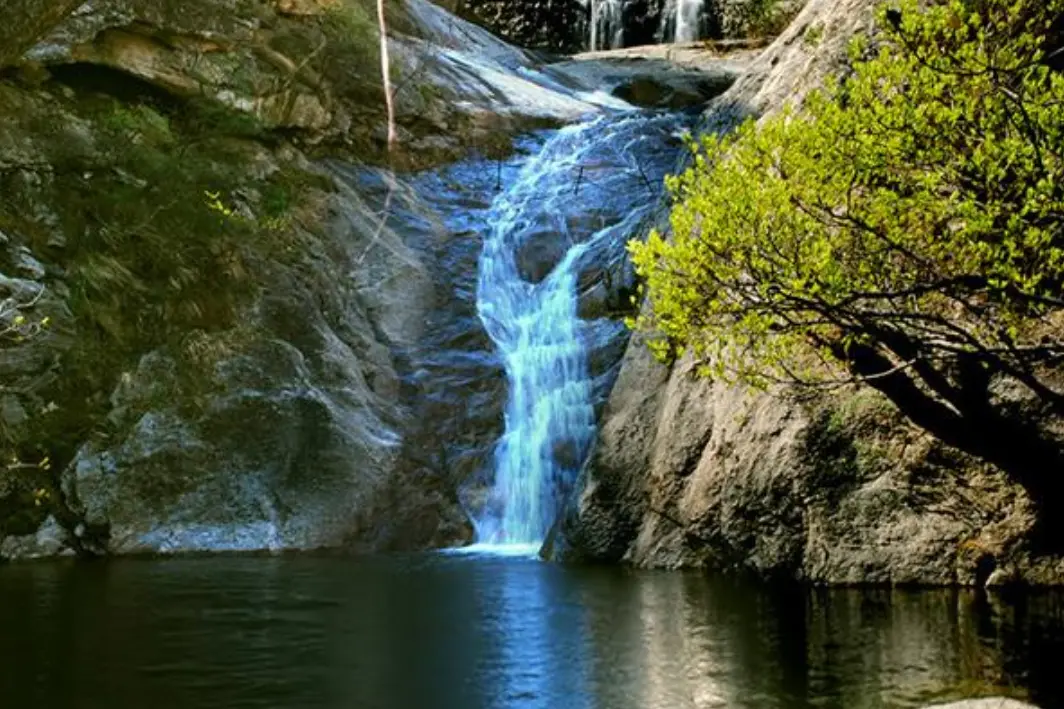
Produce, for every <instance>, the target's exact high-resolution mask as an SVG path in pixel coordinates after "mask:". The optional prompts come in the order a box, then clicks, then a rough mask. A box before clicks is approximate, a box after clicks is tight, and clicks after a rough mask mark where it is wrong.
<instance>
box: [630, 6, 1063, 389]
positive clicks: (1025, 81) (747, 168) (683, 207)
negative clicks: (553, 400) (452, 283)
mask: <svg viewBox="0 0 1064 709" xmlns="http://www.w3.org/2000/svg"><path fill="white" fill-rule="evenodd" d="M922 5H923V6H922ZM888 9H892V10H894V11H895V12H896V13H897V14H892V16H893V17H894V19H898V20H899V21H898V22H897V24H896V26H892V23H891V22H889V21H888V20H887V17H886V12H887V11H888ZM1061 12H1064V0H1048V2H1046V1H1043V0H984V1H983V2H980V3H971V2H964V1H962V0H951V1H948V2H940V3H937V4H934V5H931V6H930V7H927V6H926V3H924V4H921V3H918V2H917V0H902V1H901V2H898V3H893V4H891V5H890V6H889V7H884V8H882V9H881V12H880V25H881V26H882V27H883V28H884V31H883V36H882V37H877V42H878V48H877V51H876V52H875V53H873V54H871V55H869V52H868V44H867V40H860V41H859V42H857V43H855V45H854V48H853V50H852V56H853V57H854V58H855V61H854V66H853V73H852V75H851V76H850V78H848V79H847V80H845V81H843V82H837V83H831V84H829V85H828V86H827V87H826V88H825V89H824V90H823V91H821V92H819V93H815V94H814V95H812V96H811V97H810V98H809V99H808V101H807V103H806V104H805V106H803V108H802V110H801V111H798V110H794V109H791V110H786V111H783V112H782V113H780V114H779V115H777V116H775V117H773V118H770V119H768V120H766V121H764V122H762V123H760V124H758V123H755V122H753V121H751V122H748V123H747V124H745V125H743V126H742V127H741V128H739V129H738V130H737V131H736V132H735V133H734V134H732V135H731V136H729V137H727V138H725V139H721V138H718V137H716V136H708V137H706V138H704V139H703V140H702V141H701V144H700V145H699V146H698V147H697V151H696V152H697V154H696V155H695V158H694V160H693V161H692V166H691V168H690V169H689V170H687V171H686V172H685V173H683V174H682V175H679V176H677V177H674V178H672V179H671V180H670V181H669V188H670V190H671V191H672V194H673V195H674V197H675V200H676V203H675V206H674V208H673V212H672V218H671V226H672V229H671V231H672V233H671V234H670V235H669V237H668V238H666V237H664V236H663V235H660V234H656V233H655V234H652V235H651V236H650V238H649V239H648V240H647V241H646V242H645V243H638V242H633V243H632V244H631V247H630V248H631V251H632V255H633V258H634V261H635V264H636V268H637V269H638V272H639V273H640V275H641V276H643V277H644V278H645V279H646V286H647V289H648V293H649V297H650V304H651V309H650V310H649V311H648V312H647V313H646V314H645V315H644V316H643V317H642V318H640V320H639V321H638V324H639V325H640V326H642V327H644V328H646V329H648V330H651V331H654V332H657V333H659V334H660V335H661V340H660V342H658V343H657V344H656V345H655V348H656V349H655V351H656V353H657V354H659V355H660V356H663V357H671V356H674V355H675V354H677V353H678V352H679V351H683V350H686V349H688V348H691V349H693V350H694V351H695V353H696V354H697V355H699V356H700V357H702V358H703V359H704V360H705V361H707V362H710V363H712V367H713V368H714V372H715V373H716V374H718V375H725V374H728V375H738V376H740V377H743V378H746V379H747V380H751V381H754V382H764V381H767V380H769V379H772V378H775V377H780V376H782V377H784V378H791V377H792V375H794V372H793V371H792V370H791V367H792V366H793V362H794V361H795V355H796V354H799V353H800V352H806V353H815V354H820V355H822V356H825V357H832V356H834V357H836V358H837V357H838V356H840V352H845V351H846V349H847V347H849V346H851V344H852V343H853V342H856V341H861V342H866V343H867V342H872V343H875V342H876V338H877V337H879V336H881V335H882V334H883V333H884V332H885V331H890V332H901V333H904V334H905V336H906V337H907V338H909V339H911V340H914V341H917V342H919V343H920V348H921V351H922V352H927V353H932V354H929V355H928V356H931V357H947V356H953V355H957V354H959V353H963V352H981V353H993V354H994V356H996V357H1001V358H1004V359H1008V358H1012V360H1014V361H1012V364H1014V365H1015V366H1016V367H1027V366H1029V364H1030V362H1032V361H1035V360H1037V357H1038V356H1039V354H1041V355H1046V356H1048V354H1049V353H1051V352H1052V351H1053V347H1055V346H1057V345H1058V344H1059V343H1057V342H1056V341H1055V340H1052V341H1051V342H1050V343H1049V345H1047V344H1046V341H1047V340H1046V338H1047V334H1046V331H1045V329H1044V328H1040V327H1039V326H1038V324H1039V320H1040V318H1041V317H1043V316H1044V315H1045V314H1046V313H1047V312H1048V311H1049V310H1050V309H1052V308H1053V307H1055V305H1056V303H1057V299H1058V298H1059V297H1060V292H1061V284H1062V283H1064V235H1062V223H1064V220H1062V217H1064V78H1062V77H1061V75H1060V74H1058V73H1055V72H1053V71H1051V70H1050V69H1049V68H1048V67H1047V66H1045V65H1044V64H1043V63H1042V60H1043V59H1044V56H1045V53H1046V48H1047V47H1048V46H1050V40H1051V38H1049V37H1048V36H1047V27H1049V25H1050V22H1051V21H1052V20H1053V19H1054V18H1055V17H1057V16H1058V15H1059V14H1060V13H1061ZM861 57H870V58H867V59H864V60H862V59H861ZM840 344H841V345H842V346H841V347H839V345H840ZM829 345H830V346H829ZM935 352H937V353H938V354H933V353H935Z"/></svg>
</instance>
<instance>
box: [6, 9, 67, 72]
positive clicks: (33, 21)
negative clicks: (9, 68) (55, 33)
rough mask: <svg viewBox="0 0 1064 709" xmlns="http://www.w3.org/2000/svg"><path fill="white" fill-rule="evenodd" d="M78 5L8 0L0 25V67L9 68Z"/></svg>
mask: <svg viewBox="0 0 1064 709" xmlns="http://www.w3.org/2000/svg"><path fill="white" fill-rule="evenodd" d="M81 3H82V0H9V1H8V2H5V3H4V15H3V19H4V21H3V23H0V66H4V65H6V64H10V63H11V62H13V61H15V60H17V59H18V58H19V57H21V56H22V53H23V52H25V51H26V50H27V49H29V48H30V47H32V46H33V45H34V44H35V43H36V42H37V40H38V39H40V37H41V35H43V34H46V33H47V32H49V31H50V30H51V29H52V28H53V27H55V26H56V25H57V24H59V22H60V21H62V20H63V18H64V17H66V16H67V15H69V14H70V13H71V12H73V11H74V9H75V8H76V7H77V6H78V5H80V4H81Z"/></svg>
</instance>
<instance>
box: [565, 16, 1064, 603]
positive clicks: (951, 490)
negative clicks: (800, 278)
mask: <svg viewBox="0 0 1064 709" xmlns="http://www.w3.org/2000/svg"><path fill="white" fill-rule="evenodd" d="M873 6H874V3H873V2H870V0H811V2H809V4H808V5H807V6H806V7H805V9H804V10H803V11H802V12H801V14H799V16H798V17H797V19H796V20H795V21H794V23H793V24H792V25H791V26H790V27H789V28H788V29H787V31H786V32H784V33H783V35H781V36H780V37H779V38H778V39H777V40H776V41H775V42H774V43H773V44H772V45H770V46H769V47H768V48H767V49H766V50H765V51H764V52H763V53H762V54H761V56H760V57H759V58H757V59H756V60H754V62H753V64H752V65H751V68H750V70H749V71H748V72H747V73H746V74H745V75H744V76H742V77H741V78H740V79H739V80H738V81H737V82H736V84H735V85H734V86H733V87H732V88H731V89H730V90H729V91H728V92H726V93H725V94H724V95H723V96H722V97H721V98H720V99H718V100H717V101H716V102H714V104H713V105H712V107H711V109H710V111H709V112H707V120H706V129H707V130H720V129H727V128H728V127H729V126H731V125H734V123H735V121H736V120H739V119H742V118H744V117H746V116H751V115H753V116H757V115H767V114H769V113H771V112H773V111H775V110H778V109H779V108H780V107H782V106H783V105H784V104H785V103H786V102H788V101H793V102H800V101H801V99H802V97H803V96H804V95H805V93H806V92H808V91H809V90H810V89H811V88H813V87H815V86H817V85H819V84H820V83H821V82H822V80H823V78H824V77H825V76H826V75H827V74H829V73H833V72H838V71H841V70H844V69H845V62H844V59H845V52H844V49H845V47H846V46H847V44H848V41H849V38H851V37H852V36H853V35H854V34H855V33H857V32H861V31H865V30H869V29H871V21H872V17H871V14H872V13H871V9H872V7H873ZM694 370H695V367H694V365H693V363H692V362H691V361H689V360H681V361H679V362H677V363H675V364H674V365H672V366H670V367H667V366H665V365H662V364H659V363H658V362H656V361H654V359H653V358H652V357H651V355H650V353H649V352H648V351H647V349H646V347H645V346H644V344H643V343H642V342H641V341H640V340H639V339H638V338H636V339H635V340H633V341H632V343H630V345H629V348H628V350H627V353H626V354H625V358H624V361H623V363H622V367H621V371H620V375H619V378H618V381H617V384H616V386H615V388H614V390H613V392H612V394H611V397H610V399H609V402H608V404H607V407H606V411H605V413H604V416H603V420H602V423H601V429H600V434H599V438H598V443H597V447H596V449H595V452H594V454H593V457H592V459H591V461H590V463H589V464H588V466H587V467H586V469H585V472H584V480H583V488H582V493H581V494H580V495H579V496H578V497H577V499H574V500H573V501H572V503H571V504H570V507H569V510H568V511H567V513H566V514H565V515H564V516H563V518H562V519H561V520H560V521H559V524H558V526H557V528H556V530H555V533H554V534H553V535H552V539H551V540H550V543H549V544H548V549H547V552H548V553H549V554H553V556H554V557H555V558H560V559H567V560H585V561H608V562H624V563H630V564H634V565H638V566H646V567H667V568H677V567H711V568H725V569H744V570H750V571H754V572H756V573H757V574H759V575H763V576H768V577H782V578H791V579H800V580H803V581H808V582H814V583H825V584H864V583H877V584H879V583H882V584H980V585H982V584H987V583H989V584H990V585H999V584H1002V583H1012V582H1024V583H1031V584H1058V583H1062V582H1064V561H1062V560H1061V559H1059V558H1057V557H1053V556H1038V555H1035V554H1033V553H1032V552H1031V550H1030V549H1031V545H1030V544H1029V541H1030V536H1031V532H1032V529H1033V527H1034V524H1035V514H1034V511H1033V505H1032V502H1031V500H1030V499H1029V498H1028V496H1027V494H1026V493H1025V492H1024V490H1023V489H1022V488H1021V487H1020V486H1019V485H1017V484H1016V483H1015V482H1013V481H1011V480H1010V479H1009V478H1008V477H1007V476H1006V475H1005V474H1004V473H1002V472H1001V471H999V470H997V469H995V468H993V467H992V466H990V465H987V464H985V463H983V462H981V461H979V460H976V459H974V458H971V457H969V456H967V455H965V454H963V453H960V452H959V451H957V450H954V449H951V448H949V447H948V446H946V445H944V444H942V443H941V442H939V441H936V440H935V439H933V438H932V437H931V436H929V435H928V434H926V433H925V432H923V431H921V430H919V429H917V428H915V427H914V426H912V425H911V424H909V423H907V422H906V421H905V420H904V419H903V418H902V417H901V416H900V415H899V414H898V413H897V412H896V410H895V409H893V407H892V406H891V405H890V404H889V403H888V402H887V401H886V400H885V399H883V398H882V397H880V396H879V395H878V394H876V393H874V392H872V391H870V390H864V389H848V390H845V391H839V392H835V393H833V394H831V395H826V394H816V395H812V396H810V395H808V394H806V395H805V396H801V395H800V394H799V392H794V391H789V390H787V389H775V390H771V391H768V392H760V393H759V392H752V391H749V390H746V389H743V388H740V387H732V386H728V385H725V384H723V383H719V382H714V381H711V380H708V379H703V378H699V377H697V376H696V375H695V372H694Z"/></svg>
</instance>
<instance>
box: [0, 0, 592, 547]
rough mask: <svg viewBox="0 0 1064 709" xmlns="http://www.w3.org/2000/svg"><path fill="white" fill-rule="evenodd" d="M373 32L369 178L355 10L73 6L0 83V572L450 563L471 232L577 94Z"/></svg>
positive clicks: (329, 4)
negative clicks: (376, 555) (508, 158)
mask: <svg viewBox="0 0 1064 709" xmlns="http://www.w3.org/2000/svg"><path fill="white" fill-rule="evenodd" d="M389 8H390V10H389V12H390V16H389V18H388V19H389V23H390V26H391V28H392V31H393V36H392V37H391V41H390V44H391V50H392V56H393V62H394V63H393V74H394V76H395V78H396V83H397V90H396V103H397V106H396V109H397V123H398V128H399V138H400V141H399V146H398V149H397V150H396V151H395V152H393V153H389V152H388V151H387V150H386V146H385V142H384V138H385V135H386V132H385V130H384V125H385V124H384V116H385V114H384V106H383V101H382V100H381V97H382V95H383V94H382V89H381V81H380V78H379V57H378V56H377V54H376V51H377V50H376V46H377V45H376V35H375V31H376V25H375V16H374V15H373V11H374V10H373V4H372V3H370V2H361V1H360V0H301V1H294V0H276V1H273V0H270V1H267V0H241V1H240V2H237V3H232V2H218V3H213V2H183V0H169V1H168V2H161V3H160V2H155V1H154V0H152V1H151V2H148V1H147V0H145V1H143V2H142V1H140V0H103V1H101V2H98V3H96V2H94V3H86V4H84V5H82V6H81V7H80V8H79V9H78V10H77V12H75V13H74V14H73V15H72V16H71V17H70V18H68V19H67V20H66V21H65V22H63V23H61V24H60V25H59V26H58V27H56V28H55V30H54V31H53V32H51V33H50V34H49V35H48V36H47V37H45V38H44V39H42V40H41V41H40V42H38V43H37V44H36V45H34V46H33V47H32V48H30V49H29V50H28V51H27V52H26V53H25V54H24V56H23V59H22V60H21V61H20V62H18V63H17V65H16V66H14V67H12V68H10V69H8V70H7V71H6V72H5V73H3V74H2V75H0V191H2V192H3V193H4V194H5V200H4V202H3V204H2V205H0V303H2V306H0V333H2V337H3V340H2V343H0V345H2V349H0V377H2V379H0V386H2V389H0V444H2V451H3V453H4V457H5V459H9V460H11V463H10V464H9V465H8V466H7V467H6V468H5V469H4V470H2V471H0V557H8V558H14V557H18V558H24V557H33V556H41V555H55V554H60V553H73V552H81V553H139V552H180V551H194V550H202V551H222V550H237V551H240V550H244V551H246V550H259V549H307V548H315V547H322V546H338V545H346V546H353V547H357V548H368V549H379V548H405V549H410V548H420V547H425V546H438V545H445V544H452V543H458V542H461V541H463V540H466V539H468V538H469V535H470V528H469V524H468V521H467V520H466V518H465V515H464V514H463V513H462V511H461V510H460V506H459V503H458V497H457V489H458V486H459V484H460V483H461V482H464V481H466V480H468V479H469V478H470V476H472V475H474V474H475V472H477V471H478V470H480V469H481V468H482V467H483V463H484V460H485V458H486V456H487V455H488V453H489V452H490V450H491V446H492V443H493V442H494V440H495V439H496V438H497V436H498V432H499V427H500V426H501V414H500V408H499V407H500V404H501V401H502V396H501V387H502V379H501V377H502V373H501V368H500V366H499V363H498V362H497V360H496V359H495V357H494V355H493V354H492V352H491V348H490V343H489V342H488V340H487V337H486V335H485V334H484V333H483V331H482V328H481V327H480V324H479V321H478V319H477V317H476V311H475V303H474V302H473V289H472V288H471V284H472V283H473V282H475V281H474V279H475V273H476V257H477V254H478V253H479V250H480V241H479V235H478V234H479V232H478V229H477V225H476V223H475V220H473V219H472V218H471V217H469V216H468V215H469V214H473V213H475V210H476V209H477V208H478V207H477V205H478V204H479V205H480V208H482V207H483V206H484V201H485V200H489V199H490V195H491V194H492V190H493V185H494V180H495V179H496V175H495V172H496V168H499V166H500V165H501V163H498V162H497V158H498V157H499V156H502V155H506V154H507V151H509V150H510V149H511V140H512V138H513V136H514V135H516V134H518V133H520V132H524V131H527V130H529V129H530V128H535V127H544V126H552V125H558V124H561V123H564V122H567V121H571V120H574V119H575V118H577V117H580V116H583V115H585V114H587V113H588V112H593V111H595V110H598V107H597V106H596V105H595V104H594V103H593V102H592V101H591V100H590V99H589V98H588V97H589V96H590V95H591V90H592V89H595V88H599V87H598V86H594V85H592V84H593V82H592V83H588V82H585V83H581V82H582V81H583V80H582V79H581V77H580V76H577V75H574V74H566V75H563V74H560V73H559V74H557V75H555V76H553V77H550V76H547V75H546V74H545V73H543V72H541V71H540V69H541V67H538V66H537V65H536V64H535V63H534V61H533V60H532V59H531V58H530V57H529V56H528V55H527V54H525V53H524V52H523V51H521V50H517V49H514V48H512V47H510V46H509V45H506V44H504V43H502V42H500V41H498V40H496V39H495V38H494V37H492V36H491V35H489V34H487V33H486V32H484V31H483V30H480V29H479V28H477V27H475V26H472V25H469V24H468V23H465V22H462V21H461V20H458V19H457V18H454V17H453V16H451V15H449V14H447V13H446V12H444V11H443V10H441V9H440V8H438V7H436V6H434V5H431V4H428V3H426V2H422V1H421V0H410V1H409V2H407V3H402V4H401V3H389ZM411 168H414V169H416V170H412V169H411ZM500 169H501V168H500ZM462 214H465V215H466V218H465V220H464V221H463V219H461V218H459V216H460V215H462Z"/></svg>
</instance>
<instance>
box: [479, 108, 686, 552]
mask: <svg viewBox="0 0 1064 709" xmlns="http://www.w3.org/2000/svg"><path fill="white" fill-rule="evenodd" d="M679 121H680V119H678V118H677V117H673V116H665V115H662V114H656V115H655V114H643V113H636V112H629V113H623V114H621V115H619V116H618V115H612V116H610V115H607V116H601V117H599V118H596V119H594V120H590V121H588V122H585V123H581V124H577V125H572V126H568V127H566V128H562V129H561V130H559V131H557V132H556V133H554V134H553V135H552V136H551V137H550V138H549V139H548V140H547V141H546V143H545V144H544V145H543V147H542V148H541V149H540V151H539V152H538V153H537V154H536V155H535V156H533V157H532V158H530V159H528V161H527V162H526V163H525V164H524V166H523V167H522V168H521V170H520V171H519V173H518V174H517V176H516V178H514V179H513V182H512V184H510V185H509V186H507V187H506V188H505V189H503V191H502V192H500V194H499V195H498V196H497V197H496V199H495V200H494V202H493V204H492V206H491V208H490V210H489V212H488V219H489V224H490V226H489V231H488V233H487V234H486V236H485V241H484V245H483V250H482V252H481V256H480V262H479V274H478V283H477V310H478V312H479V315H480V318H481V321H482V322H483V324H484V327H485V329H486V331H487V333H488V335H489V337H490V338H491V339H492V341H493V342H494V343H495V346H496V348H497V351H498V352H499V354H500V355H501V358H502V360H503V365H504V367H505V370H506V377H507V383H508V385H509V396H508V401H507V405H506V410H505V433H504V435H503V436H502V438H501V439H500V440H499V441H498V443H497V445H496V448H495V456H494V474H495V479H494V488H493V490H492V492H491V495H490V498H489V502H488V504H487V505H486V509H485V510H484V511H483V513H482V514H481V515H480V516H479V519H478V520H477V535H478V540H479V541H480V542H482V543H489V544H530V543H537V542H541V541H542V540H543V539H544V537H545V536H546V534H547V532H548V530H549V528H550V525H551V524H552V523H553V521H554V518H555V516H556V515H557V513H558V510H559V509H560V505H561V503H562V500H563V498H564V496H565V494H566V492H567V490H568V488H569V486H571V485H572V483H573V481H574V479H575V477H576V474H577V472H578V470H579V468H580V466H581V465H582V464H583V462H584V460H585V459H586V457H587V454H588V452H589V449H590V447H591V445H592V443H593V442H594V437H595V432H596V429H595V408H594V404H595V401H594V395H595V381H594V380H593V378H592V376H591V375H590V373H589V365H588V349H589V346H590V345H591V343H593V342H600V341H601V340H602V339H603V333H605V339H607V340H609V339H610V338H615V337H623V336H624V335H623V332H622V331H621V330H623V328H621V329H620V330H618V324H617V323H616V321H613V320H606V319H602V320H597V321H585V320H581V319H580V318H579V317H578V294H577V290H578V284H579V280H580V275H581V273H582V272H583V271H585V270H586V269H587V268H588V267H589V266H593V265H598V266H602V265H603V260H604V258H606V256H605V255H606V254H607V253H612V256H611V257H610V258H614V259H621V258H623V247H624V243H625V241H626V240H627V239H628V238H630V237H631V236H632V235H634V234H635V233H636V232H637V230H638V227H639V225H640V224H641V223H642V221H643V220H644V219H645V218H646V216H647V215H648V214H649V213H650V212H651V211H652V210H653V209H654V207H655V206H656V205H657V204H658V203H659V199H660V197H661V191H662V190H661V184H662V178H663V177H664V174H665V173H666V172H667V171H668V170H669V169H670V168H671V167H673V166H674V162H675V157H676V155H677V152H678V151H677V148H678V141H676V140H675V134H676V132H677V127H678V125H679ZM559 245H560V246H561V248H560V249H559V248H558V247H559ZM556 252H557V253H559V254H560V255H559V257H558V258H557V262H556V263H555V264H553V268H552V269H551V270H550V272H549V273H548V274H547V275H546V277H544V278H543V279H542V280H540V281H539V282H538V283H532V282H530V281H529V280H526V277H524V276H523V271H522V262H521V258H522V255H525V256H527V255H528V254H529V253H532V254H533V255H536V256H542V255H543V254H544V253H556ZM562 252H564V253H563V254H562ZM525 275H527V274H525Z"/></svg>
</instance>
